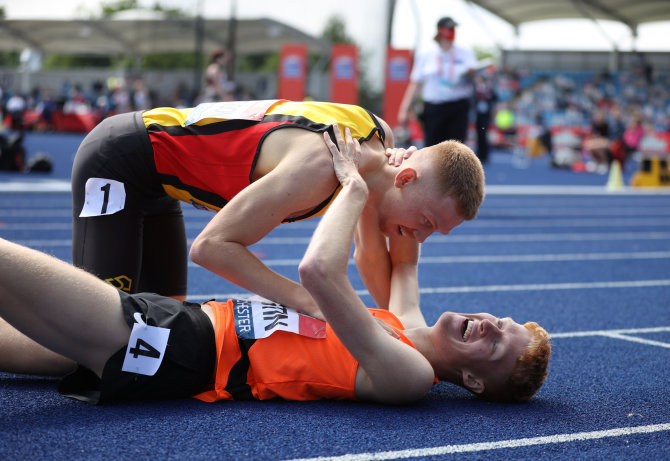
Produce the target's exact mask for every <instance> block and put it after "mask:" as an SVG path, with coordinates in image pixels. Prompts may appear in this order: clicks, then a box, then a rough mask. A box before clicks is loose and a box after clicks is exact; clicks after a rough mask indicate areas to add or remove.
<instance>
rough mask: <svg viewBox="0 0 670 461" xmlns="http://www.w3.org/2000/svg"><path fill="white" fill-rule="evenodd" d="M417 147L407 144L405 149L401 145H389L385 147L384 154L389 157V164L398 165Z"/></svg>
mask: <svg viewBox="0 0 670 461" xmlns="http://www.w3.org/2000/svg"><path fill="white" fill-rule="evenodd" d="M417 150H418V149H417V148H416V146H409V147H408V148H407V149H404V148H402V147H389V148H388V149H386V152H385V154H386V156H387V157H388V158H389V165H393V166H400V165H402V162H403V161H405V160H407V159H408V158H410V157H411V156H412V154H413V153H414V152H416V151H417Z"/></svg>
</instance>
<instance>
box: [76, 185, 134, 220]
mask: <svg viewBox="0 0 670 461" xmlns="http://www.w3.org/2000/svg"><path fill="white" fill-rule="evenodd" d="M125 205H126V189H125V187H124V186H123V183H122V182H119V181H114V180H113V179H105V178H88V180H87V181H86V195H85V197H84V207H83V208H82V210H81V213H79V217H80V218H86V217H89V216H104V215H108V214H114V213H116V212H118V211H121V210H123V207H124V206H125Z"/></svg>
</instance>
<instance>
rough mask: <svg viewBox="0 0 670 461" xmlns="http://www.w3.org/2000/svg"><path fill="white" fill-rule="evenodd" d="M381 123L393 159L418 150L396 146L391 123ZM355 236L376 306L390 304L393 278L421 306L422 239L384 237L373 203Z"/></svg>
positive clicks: (358, 263)
mask: <svg viewBox="0 0 670 461" xmlns="http://www.w3.org/2000/svg"><path fill="white" fill-rule="evenodd" d="M380 123H382V126H383V127H384V131H385V132H386V133H387V136H386V140H385V142H384V146H383V147H382V148H383V149H385V151H386V152H387V155H389V161H390V163H393V164H394V165H400V164H402V160H403V159H405V158H409V157H410V156H411V155H412V154H413V153H414V152H416V147H414V146H410V147H409V148H408V149H402V148H397V147H396V146H395V140H394V138H393V131H392V130H391V127H390V126H389V125H388V124H387V123H386V122H385V121H383V120H380ZM371 142H373V141H371ZM377 142H379V141H377ZM354 238H355V243H356V248H355V251H354V261H355V262H356V267H357V269H358V272H359V273H360V275H361V278H362V279H363V282H364V283H365V286H366V287H367V289H368V292H369V293H370V295H371V296H372V298H373V299H374V300H375V303H376V304H377V306H378V307H380V308H382V309H388V308H389V307H390V302H391V284H392V280H394V282H393V283H394V284H395V285H396V291H398V290H400V289H401V288H400V287H402V289H403V290H407V291H408V292H407V293H405V297H408V298H410V297H414V298H416V303H415V304H416V305H417V306H418V299H419V291H418V274H417V269H418V262H419V247H420V245H419V243H418V242H416V241H415V240H413V239H410V238H406V237H396V236H391V237H389V238H387V237H385V236H384V235H383V234H382V233H381V232H380V231H379V217H378V215H377V210H376V209H375V208H374V207H371V206H366V207H365V208H364V209H363V211H362V213H361V216H360V219H359V221H358V226H357V227H356V232H355V234H354ZM410 292H411V293H410ZM410 299H411V298H410ZM419 314H420V311H419Z"/></svg>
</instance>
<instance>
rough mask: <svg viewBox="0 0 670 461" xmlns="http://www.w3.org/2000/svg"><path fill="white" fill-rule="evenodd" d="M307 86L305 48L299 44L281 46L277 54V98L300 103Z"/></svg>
mask: <svg viewBox="0 0 670 461" xmlns="http://www.w3.org/2000/svg"><path fill="white" fill-rule="evenodd" d="M306 86H307V46H306V45H303V44H301V43H293V44H285V45H282V47H281V51H280V53H279V78H278V85H277V97H278V98H279V99H290V100H293V101H302V100H303V99H305V88H306Z"/></svg>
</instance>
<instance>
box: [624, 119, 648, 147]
mask: <svg viewBox="0 0 670 461" xmlns="http://www.w3.org/2000/svg"><path fill="white" fill-rule="evenodd" d="M644 133H645V129H644V125H643V124H642V118H641V117H640V116H639V115H638V114H635V115H633V117H632V118H631V120H630V122H629V123H628V126H626V129H625V130H624V132H623V143H624V149H625V152H626V156H629V155H631V154H632V153H633V152H636V151H637V150H638V148H639V147H640V141H641V140H642V137H643V136H644Z"/></svg>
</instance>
